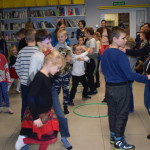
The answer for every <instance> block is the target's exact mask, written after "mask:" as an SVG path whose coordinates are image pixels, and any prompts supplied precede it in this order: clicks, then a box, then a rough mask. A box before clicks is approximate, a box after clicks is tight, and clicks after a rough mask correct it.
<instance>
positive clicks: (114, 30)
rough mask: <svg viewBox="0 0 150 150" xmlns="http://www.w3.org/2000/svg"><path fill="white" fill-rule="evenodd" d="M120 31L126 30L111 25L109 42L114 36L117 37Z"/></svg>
mask: <svg viewBox="0 0 150 150" xmlns="http://www.w3.org/2000/svg"><path fill="white" fill-rule="evenodd" d="M120 33H126V31H125V30H124V29H123V28H121V27H118V26H115V27H112V30H111V32H110V37H109V40H110V43H112V42H113V37H116V38H117V39H118V38H119V37H120Z"/></svg>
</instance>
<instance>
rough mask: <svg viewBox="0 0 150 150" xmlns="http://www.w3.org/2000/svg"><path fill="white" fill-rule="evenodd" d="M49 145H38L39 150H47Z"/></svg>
mask: <svg viewBox="0 0 150 150" xmlns="http://www.w3.org/2000/svg"><path fill="white" fill-rule="evenodd" d="M48 146H49V144H40V146H39V150H47V148H48Z"/></svg>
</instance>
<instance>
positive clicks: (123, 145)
mask: <svg viewBox="0 0 150 150" xmlns="http://www.w3.org/2000/svg"><path fill="white" fill-rule="evenodd" d="M134 149H135V146H134V145H130V144H127V142H126V141H125V139H124V137H118V138H116V137H115V142H114V150H134Z"/></svg>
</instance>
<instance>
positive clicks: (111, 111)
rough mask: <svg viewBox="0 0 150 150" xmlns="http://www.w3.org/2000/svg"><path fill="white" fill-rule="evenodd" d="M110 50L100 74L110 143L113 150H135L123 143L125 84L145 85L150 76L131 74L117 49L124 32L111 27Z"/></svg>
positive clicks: (127, 93)
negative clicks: (104, 93) (132, 82)
mask: <svg viewBox="0 0 150 150" xmlns="http://www.w3.org/2000/svg"><path fill="white" fill-rule="evenodd" d="M110 41H111V47H112V48H108V49H106V50H105V52H104V54H103V57H102V71H103V73H104V76H105V81H106V99H107V103H108V116H109V127H110V134H111V138H110V142H111V143H114V147H115V150H120V149H122V150H123V149H125V150H134V149H135V146H134V145H129V144H127V142H126V141H125V136H124V132H125V127H126V124H127V120H128V114H129V106H130V88H129V83H128V81H134V80H136V81H138V82H143V83H146V82H147V81H148V79H150V75H149V76H148V77H147V76H142V75H140V74H137V73H134V72H132V70H131V68H130V65H129V61H128V59H127V56H126V54H125V53H124V52H123V51H122V50H120V49H118V48H119V47H124V46H125V44H126V41H127V40H126V33H125V30H124V29H122V28H120V27H114V28H113V29H112V31H111V33H110Z"/></svg>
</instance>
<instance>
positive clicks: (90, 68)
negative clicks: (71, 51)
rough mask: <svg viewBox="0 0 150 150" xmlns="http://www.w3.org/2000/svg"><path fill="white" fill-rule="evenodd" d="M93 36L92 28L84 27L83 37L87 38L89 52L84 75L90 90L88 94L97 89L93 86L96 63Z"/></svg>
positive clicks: (94, 92)
mask: <svg viewBox="0 0 150 150" xmlns="http://www.w3.org/2000/svg"><path fill="white" fill-rule="evenodd" d="M93 36H94V29H93V28H92V27H86V28H85V37H86V38H87V41H86V47H87V48H88V51H89V54H88V57H89V58H90V62H89V63H87V64H86V77H87V79H88V86H89V88H90V91H89V92H88V95H94V94H97V90H96V87H95V81H94V75H95V72H96V67H97V66H96V65H97V46H96V41H95V39H94V38H93Z"/></svg>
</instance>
